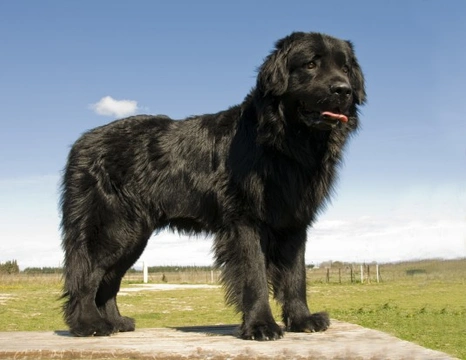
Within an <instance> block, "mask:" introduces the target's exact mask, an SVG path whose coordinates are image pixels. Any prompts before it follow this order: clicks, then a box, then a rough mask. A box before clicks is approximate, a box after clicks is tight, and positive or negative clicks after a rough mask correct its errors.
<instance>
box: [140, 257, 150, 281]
mask: <svg viewBox="0 0 466 360" xmlns="http://www.w3.org/2000/svg"><path fill="white" fill-rule="evenodd" d="M142 278H143V282H144V284H147V283H148V282H149V268H148V267H147V264H146V263H145V262H143V263H142Z"/></svg>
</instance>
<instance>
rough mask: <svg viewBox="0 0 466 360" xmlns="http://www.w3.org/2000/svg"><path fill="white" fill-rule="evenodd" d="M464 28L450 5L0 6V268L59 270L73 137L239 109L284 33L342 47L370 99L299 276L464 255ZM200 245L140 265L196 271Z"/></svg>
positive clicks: (158, 243) (174, 245) (203, 247)
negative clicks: (352, 50)
mask: <svg viewBox="0 0 466 360" xmlns="http://www.w3.org/2000/svg"><path fill="white" fill-rule="evenodd" d="M465 24H466V2H464V1H445V2H440V1H434V0H418V1H414V0H413V1H409V2H408V1H406V2H402V1H383V2H382V1H380V2H376V1H352V2H348V1H336V0H335V1H327V2H313V1H287V2H283V1H280V2H278V1H231V2H228V3H226V2H220V1H196V2H194V1H171V2H161V1H160V2H159V1H137V2H136V1H135V2H130V1H87V0H86V1H80V2H71V1H69V2H65V1H50V0H49V1H46V0H44V1H40V2H39V1H2V2H0V84H1V85H0V119H1V120H0V121H1V131H0V165H1V166H0V262H2V261H6V260H11V259H16V260H18V262H19V264H20V266H21V267H22V268H24V267H27V266H57V265H58V264H59V263H60V261H61V259H62V253H61V249H60V234H59V229H58V227H59V213H58V205H57V202H58V196H59V195H58V194H59V190H58V185H57V184H58V183H59V177H60V173H61V170H62V169H63V167H64V164H65V161H66V156H67V152H68V150H69V147H70V145H71V144H72V143H73V141H75V140H76V139H77V137H78V136H79V135H80V134H81V133H82V132H84V131H85V130H87V129H90V128H93V127H96V126H99V125H102V124H104V123H107V122H109V121H111V120H113V119H115V118H117V117H118V115H122V114H127V113H133V112H135V113H151V114H167V115H170V116H172V117H174V118H183V117H185V116H189V115H193V114H201V113H209V112H216V111H219V110H222V109H225V108H227V107H229V106H231V105H234V104H237V103H239V102H241V101H242V100H243V98H244V96H245V95H246V94H247V93H248V92H249V90H250V89H251V87H253V86H254V83H255V76H256V69H257V67H258V66H259V65H260V64H261V62H262V60H263V59H264V57H265V56H266V55H267V54H268V53H269V51H270V50H271V49H272V48H273V44H274V42H275V41H276V40H277V39H279V38H281V37H283V36H286V35H287V34H289V33H290V32H292V31H319V32H325V33H328V34H331V35H334V36H337V37H341V38H344V39H349V40H352V41H353V42H354V44H355V47H356V52H357V55H358V58H359V61H360V63H361V65H362V67H363V70H364V73H365V75H366V79H367V93H368V103H367V105H366V106H365V107H363V108H362V111H361V121H362V130H361V131H360V133H359V134H358V136H356V137H354V138H353V139H352V141H351V143H350V146H349V148H348V152H347V154H346V159H345V164H344V166H343V168H342V171H341V176H340V181H339V183H338V187H337V194H336V196H335V197H334V199H333V202H332V204H331V205H330V206H328V208H327V210H326V211H325V212H324V213H323V214H322V215H321V216H320V218H319V221H318V222H317V223H316V224H315V227H314V229H311V230H310V231H309V242H308V251H307V254H306V258H307V261H308V262H309V263H312V262H313V263H316V262H320V261H324V260H330V259H332V260H353V261H373V260H377V261H393V260H403V259H410V258H423V257H436V256H440V257H457V256H463V257H464V256H466V225H465V224H466V141H465V139H466V120H465V113H466V101H465V95H464V94H465V91H464V87H465V84H466V75H465V73H466V70H465V64H466V25H465ZM106 97H107V101H103V100H102V99H105V98H106ZM112 99H113V100H116V101H113V102H112ZM122 100H127V102H126V103H125V102H122ZM96 104H97V105H98V104H100V105H101V107H100V109H101V111H100V113H99V111H98V109H99V108H98V107H97V105H96ZM93 105H94V106H93ZM102 107H103V109H104V110H106V111H107V113H111V114H112V115H110V116H109V115H101V113H102ZM104 112H105V111H104ZM210 245H211V240H210V239H207V240H205V239H187V238H185V237H179V236H178V235H173V234H168V233H165V232H164V233H162V234H160V235H158V236H156V237H154V238H153V239H152V240H151V241H150V244H149V246H148V248H147V250H146V252H145V254H144V255H143V257H142V258H141V260H145V261H147V262H149V263H150V264H153V265H158V264H175V265H177V264H190V265H192V264H199V265H200V264H209V263H210V262H211V255H210V253H209V248H210Z"/></svg>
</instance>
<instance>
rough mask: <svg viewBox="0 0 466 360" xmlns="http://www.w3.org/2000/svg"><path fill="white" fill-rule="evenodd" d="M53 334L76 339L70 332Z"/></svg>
mask: <svg viewBox="0 0 466 360" xmlns="http://www.w3.org/2000/svg"><path fill="white" fill-rule="evenodd" d="M53 333H54V334H55V335H58V336H63V337H74V335H73V334H71V333H70V332H69V331H68V330H55V331H54V332H53Z"/></svg>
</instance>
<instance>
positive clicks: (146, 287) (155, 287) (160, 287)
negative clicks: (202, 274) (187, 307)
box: [118, 284, 220, 296]
mask: <svg viewBox="0 0 466 360" xmlns="http://www.w3.org/2000/svg"><path fill="white" fill-rule="evenodd" d="M219 287H220V286H219V285H207V284H195V285H188V284H137V285H129V286H128V287H124V288H121V289H120V292H119V293H118V296H121V295H123V296H125V295H128V294H129V293H132V292H139V291H168V290H189V289H218V288H219Z"/></svg>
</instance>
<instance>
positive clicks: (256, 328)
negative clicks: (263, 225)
mask: <svg viewBox="0 0 466 360" xmlns="http://www.w3.org/2000/svg"><path fill="white" fill-rule="evenodd" d="M261 240H262V241H261ZM263 244H264V239H261V231H260V229H257V228H254V227H253V226H246V225H236V226H234V227H233V228H231V229H229V230H228V231H225V232H222V233H220V234H217V237H216V240H215V244H214V251H215V255H216V260H217V261H216V262H217V265H218V266H219V267H220V268H221V269H222V281H223V283H224V285H225V287H226V299H227V303H229V304H230V305H234V306H235V307H236V309H237V310H238V311H239V312H242V313H243V323H242V325H241V328H240V334H239V335H240V337H241V338H242V339H246V340H276V339H279V338H281V337H282V336H283V330H282V329H281V328H280V326H278V324H277V323H276V322H275V320H274V318H273V316H272V311H271V309H270V304H269V288H268V284H267V275H266V261H265V255H264V251H263Z"/></svg>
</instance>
